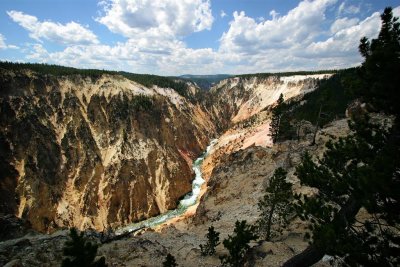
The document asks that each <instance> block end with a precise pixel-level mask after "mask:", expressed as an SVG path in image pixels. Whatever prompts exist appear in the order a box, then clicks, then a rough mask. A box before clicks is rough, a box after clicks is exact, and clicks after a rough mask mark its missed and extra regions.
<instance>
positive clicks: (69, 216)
mask: <svg viewBox="0 0 400 267" xmlns="http://www.w3.org/2000/svg"><path fill="white" fill-rule="evenodd" d="M331 76H332V74H309V75H290V76H278V75H271V76H267V77H259V76H256V75H254V76H238V77H231V78H227V79H224V80H222V81H220V82H219V83H217V84H215V85H214V86H213V87H212V88H211V89H210V91H209V92H204V91H201V89H200V88H198V87H197V86H196V84H195V83H191V82H187V88H188V92H189V96H190V97H188V96H186V97H185V96H182V95H180V94H179V93H178V92H176V91H175V90H173V89H171V88H163V87H159V86H144V85H142V84H140V83H137V82H135V81H132V80H129V79H127V78H126V77H123V76H119V75H110V74H103V75H100V76H99V77H90V76H85V75H64V76H54V75H47V74H39V73H35V72H34V71H30V70H21V71H12V70H5V69H0V80H1V84H2V88H1V92H0V93H1V95H0V109H1V124H0V128H1V130H2V131H1V136H0V141H1V146H2V148H3V149H2V151H1V155H0V157H1V159H2V166H1V167H2V170H3V172H2V173H3V178H2V179H1V181H0V182H1V183H0V201H1V203H0V213H3V214H13V215H15V216H16V217H17V218H20V219H22V220H24V221H25V222H28V223H29V224H30V227H32V229H33V230H35V231H39V232H47V233H52V235H50V236H47V235H39V236H37V235H36V236H34V237H32V238H28V239H27V240H28V242H27V244H28V243H29V245H28V248H29V249H31V250H32V251H36V252H32V253H33V254H35V253H36V254H35V255H37V253H39V252H38V251H39V250H40V248H42V249H43V247H42V246H43V245H42V244H39V243H41V242H42V241H43V240H47V241H46V242H47V245H46V246H51V245H54V247H55V249H54V250H53V251H51V252H50V251H47V252H48V253H45V254H43V255H42V256H43V258H44V260H38V259H32V257H22V258H23V261H29V260H31V261H33V262H35V264H38V263H40V264H41V265H42V266H52V265H51V264H50V265H46V262H50V263H51V262H53V263H54V262H57V261H59V260H60V258H59V257H60V251H61V245H60V244H54V242H58V243H60V242H59V241H61V240H64V239H65V238H66V232H65V231H60V229H62V228H63V227H77V228H79V229H81V230H85V229H94V230H96V231H100V232H101V231H104V230H105V229H107V228H113V229H117V228H118V227H123V226H125V225H128V224H130V223H132V222H137V221H141V220H144V219H147V218H151V217H154V216H157V215H159V214H163V213H165V212H167V211H168V210H172V209H175V208H176V207H177V205H178V203H179V201H180V200H181V199H182V198H183V196H184V195H185V194H186V193H188V192H189V191H190V190H191V188H192V185H191V182H192V179H193V177H194V173H193V170H192V164H193V160H194V159H196V158H197V157H198V156H199V155H201V153H202V152H203V151H204V149H205V148H206V147H207V145H208V144H209V143H210V141H211V140H212V139H213V138H216V137H218V141H217V142H216V143H215V145H214V146H213V148H212V149H211V151H210V154H209V155H208V156H207V157H206V158H205V159H204V162H203V164H202V175H203V178H204V179H205V180H206V184H204V185H203V186H202V189H201V194H200V196H201V198H200V200H199V202H198V203H197V205H195V207H194V208H192V209H191V210H188V212H186V213H185V214H183V215H181V216H180V217H178V218H175V220H172V221H168V222H167V223H165V224H162V225H161V226H158V227H154V228H153V230H152V231H145V232H142V231H140V233H141V237H140V238H139V239H127V240H122V241H117V242H113V243H110V244H106V245H103V246H102V247H101V249H100V250H101V252H102V253H103V254H105V255H106V257H107V259H110V261H111V262H114V263H116V265H115V266H125V265H124V264H127V265H126V266H131V265H138V264H144V265H149V262H152V261H153V262H154V260H155V262H156V263H157V264H156V263H154V266H158V265H160V264H161V261H162V259H163V257H164V255H165V253H166V251H167V250H169V249H173V248H174V244H178V243H179V244H182V248H181V249H179V252H178V255H177V258H178V259H179V261H180V262H185V264H186V265H185V266H194V265H193V264H195V265H198V266H213V265H215V264H216V263H217V261H218V258H211V259H207V260H206V262H201V263H199V262H197V261H198V260H197V257H196V255H197V254H198V249H197V250H196V248H198V245H199V244H200V243H201V242H202V241H203V239H204V238H203V237H202V236H204V233H205V232H206V229H207V228H208V227H209V226H210V225H216V227H217V228H218V230H221V234H222V237H223V238H224V237H226V236H227V234H228V233H229V232H230V230H231V229H232V227H233V224H234V221H235V219H238V218H240V219H246V220H248V221H249V222H254V220H255V218H256V217H257V214H258V210H257V204H256V203H257V201H258V200H259V198H260V197H261V194H262V189H263V187H264V186H265V183H266V181H267V180H268V177H270V175H271V174H272V172H273V170H274V169H275V168H276V167H278V166H286V167H288V168H289V169H290V171H289V173H290V175H291V176H290V177H291V178H290V179H292V180H293V181H292V182H293V183H294V184H295V185H296V190H300V191H301V190H306V191H307V190H309V189H304V188H301V187H300V186H299V185H298V181H296V180H295V178H294V176H293V173H294V165H295V163H296V162H299V158H300V154H301V153H302V152H304V151H306V150H308V149H309V148H308V143H309V138H310V134H311V132H312V130H313V129H312V126H310V125H305V126H304V127H303V128H304V129H303V130H302V131H303V132H304V135H303V137H302V138H303V139H302V142H300V143H298V144H297V143H294V142H291V141H287V142H284V143H282V144H279V145H277V146H273V145H272V143H271V140H270V137H269V135H268V133H269V123H270V118H271V111H270V108H271V107H272V106H273V105H274V103H275V102H276V100H277V99H278V97H279V95H280V94H283V96H284V99H285V100H287V101H289V100H290V101H298V100H299V99H300V100H301V98H302V96H303V95H304V94H307V93H309V92H312V91H313V90H315V89H316V88H318V85H319V83H320V81H321V80H324V79H328V78H329V77H331ZM338 125H340V127H338ZM346 126H347V124H346V123H345V121H341V122H338V124H337V125H335V127H333V126H331V128H329V127H328V128H327V129H325V130H324V129H323V130H321V131H322V132H321V134H320V135H319V136H318V139H317V144H318V149H317V151H318V152H315V151H314V152H315V153H317V154H320V153H322V152H321V151H323V144H324V142H325V141H326V140H327V137H324V136H329V135H332V134H336V135H341V134H343V133H347V131H348V129H347V128H346ZM338 129H339V130H338ZM341 129H342V130H341ZM324 131H325V132H328V133H326V134H323V132H324ZM338 132H339V133H338ZM196 208H197V209H196ZM293 227H294V230H293V229H292V230H293V232H292V233H291V234H290V236H289V239H290V240H292V241H293V240H294V241H293V242H292V243H293V244H292V245H287V243H285V244H283V243H282V244H281V245H280V248H281V250H284V253H285V255H286V257H287V255H288V254H294V252H295V251H300V250H301V249H303V248H304V247H305V245H306V244H307V243H306V242H305V241H304V240H302V238H300V237H299V235H300V234H299V232H301V230H299V231H297V234H296V229H297V230H298V229H303V228H302V227H303V226H301V224H299V223H297V225H296V226H293ZM287 234H289V233H287ZM20 236H22V234H20V235H19V236H16V237H20ZM49 237H51V240H53V241H51V240H50V239H48V238H49ZM18 240H21V239H14V241H13V240H10V241H7V242H8V243H7V242H6V244H5V245H4V246H3V247H2V249H3V252H4V249H6V250H7V248H9V247H8V246H10V245H11V246H13V244H14V243H13V242H19V241H18ZM23 240H25V239H23ZM137 242H143V243H141V244H136V243H137ZM61 243H63V242H61ZM134 243H135V244H134ZM289 243H290V242H289ZM35 244H36V245H35ZM133 246H136V247H137V246H139V247H138V248H137V249H136V250H135V252H134V253H133V252H132V251H130V252H129V251H128V250H127V249H128V248H131V247H133ZM264 246H266V247H268V244H264ZM288 246H289V247H290V246H292V247H290V248H289V247H288ZM266 247H265V248H260V249H261V250H263V249H264V252H265V251H269V250H268V249H267V248H266ZM140 248H142V249H145V250H146V251H152V252H151V253H148V254H146V256H143V251H140V250H141V249H140ZM2 249H1V248H0V252H1V251H2ZM193 249H194V250H193ZM157 251H158V252H157ZM160 251H161V253H160ZM264 252H260V253H264ZM15 253H16V254H14V255H10V254H7V258H15V257H21V254H18V253H19V252H18V251H16V252H15ZM157 253H158V254H157ZM0 254H2V253H0ZM122 254H123V255H125V254H126V255H127V256H126V257H125V256H124V257H121V255H122ZM128 254H129V256H128ZM139 254H140V255H142V256H141V257H138V256H137V255H139ZM156 254H157V255H156ZM278 254H279V253H278ZM3 255H4V254H3ZM135 255H136V256H135ZM35 257H36V256H35ZM39 258H40V257H39ZM282 259H283V258H282V256H280V257H276V259H275V260H276V262H281V261H282ZM2 260H3V261H2ZM0 261H1V262H3V263H5V262H6V261H5V259H4V257H3V259H2V258H1V257H0ZM261 261H262V260H261ZM118 262H119V263H118ZM276 262H275V263H276ZM149 266H153V265H151V264H150V265H149ZM263 266H275V265H273V264H272V265H263Z"/></svg>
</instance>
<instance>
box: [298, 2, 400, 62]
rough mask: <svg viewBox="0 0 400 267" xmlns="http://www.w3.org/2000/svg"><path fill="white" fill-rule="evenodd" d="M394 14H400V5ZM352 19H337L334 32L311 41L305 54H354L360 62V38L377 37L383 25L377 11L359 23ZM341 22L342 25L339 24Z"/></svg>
mask: <svg viewBox="0 0 400 267" xmlns="http://www.w3.org/2000/svg"><path fill="white" fill-rule="evenodd" d="M393 14H394V16H396V17H398V16H399V15H400V6H399V7H396V8H395V9H393ZM344 21H345V22H344ZM350 21H351V20H350V19H347V18H345V19H344V20H343V19H338V20H336V21H335V22H334V23H333V24H332V27H331V29H332V28H336V29H335V30H334V31H332V32H333V33H334V34H333V35H332V36H331V37H329V38H328V39H326V40H325V41H319V42H313V43H311V44H310V45H309V46H308V47H307V49H305V54H310V55H314V56H321V57H326V58H327V57H340V58H342V59H344V60H345V58H346V57H348V56H353V57H354V58H357V59H358V62H359V61H360V60H361V56H360V55H359V53H358V45H359V42H360V39H361V38H362V37H364V36H365V37H367V38H376V36H377V35H378V33H379V31H380V25H381V18H380V13H379V12H375V13H373V14H372V15H371V16H369V17H367V18H366V19H364V20H363V21H361V22H359V23H354V21H352V22H350ZM339 24H340V26H338V25H339ZM346 24H347V25H346ZM335 26H337V27H335ZM356 62H357V61H356ZM356 62H354V63H356Z"/></svg>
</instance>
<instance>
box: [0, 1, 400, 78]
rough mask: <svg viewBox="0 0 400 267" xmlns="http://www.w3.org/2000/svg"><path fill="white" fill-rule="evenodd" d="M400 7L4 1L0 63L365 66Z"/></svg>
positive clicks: (138, 68) (170, 67)
mask: <svg viewBox="0 0 400 267" xmlns="http://www.w3.org/2000/svg"><path fill="white" fill-rule="evenodd" d="M386 6H392V7H393V8H394V14H395V15H396V16H399V15H400V0H396V1H395V0H380V1H377V0H361V1H353V0H344V1H343V0H313V1H311V0H304V1H289V0H279V1H278V0H275V1H272V0H211V1H208V0H152V1H150V0H84V1H83V0H68V1H67V0H35V1H33V0H1V2H0V60H8V61H21V62H46V63H52V64H60V65H66V66H73V67H79V68H100V69H112V70H125V71H129V72H136V73H154V74H161V75H180V74H188V73H192V74H216V73H231V74H237V73H254V72H276V71H295V70H317V69H332V68H345V67H350V66H355V65H358V64H359V63H360V62H361V60H362V59H361V57H360V56H359V53H358V51H357V46H358V42H359V39H360V38H361V37H363V36H367V37H369V38H374V37H376V36H377V34H378V32H379V27H380V18H379V14H380V13H381V12H382V11H383V9H384V8H385V7H386Z"/></svg>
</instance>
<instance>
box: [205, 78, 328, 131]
mask: <svg viewBox="0 0 400 267" xmlns="http://www.w3.org/2000/svg"><path fill="white" fill-rule="evenodd" d="M331 75H332V74H312V75H292V76H279V75H270V76H266V77H262V76H261V77H259V76H257V75H246V76H239V77H234V78H229V79H225V80H222V81H221V82H219V83H218V84H217V85H215V86H214V87H213V88H211V99H212V101H211V105H209V106H210V108H209V109H210V112H211V114H212V115H213V117H214V118H215V119H216V120H218V121H220V123H222V125H223V126H224V127H223V128H227V127H229V126H230V125H232V124H234V123H237V122H240V121H243V120H245V119H247V118H249V117H251V116H252V115H254V114H257V113H258V112H260V111H262V110H263V109H265V108H266V107H268V106H270V105H272V104H273V103H274V102H276V100H278V98H279V95H280V94H283V97H284V99H285V100H287V99H290V98H293V97H297V96H299V95H303V94H305V93H309V92H311V91H313V90H315V89H316V88H317V86H318V83H319V81H320V80H321V79H326V78H329V77H330V76H331Z"/></svg>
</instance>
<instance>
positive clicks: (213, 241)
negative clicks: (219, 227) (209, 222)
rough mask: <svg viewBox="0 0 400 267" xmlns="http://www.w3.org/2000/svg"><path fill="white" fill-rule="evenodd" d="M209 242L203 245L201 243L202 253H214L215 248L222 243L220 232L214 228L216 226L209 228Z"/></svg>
mask: <svg viewBox="0 0 400 267" xmlns="http://www.w3.org/2000/svg"><path fill="white" fill-rule="evenodd" d="M206 238H207V243H206V244H205V245H204V246H203V245H200V250H201V255H203V256H207V255H210V256H211V255H214V254H215V248H216V247H217V246H218V245H219V244H220V242H219V233H218V232H217V231H215V230H214V226H210V227H209V228H208V233H207V234H206Z"/></svg>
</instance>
